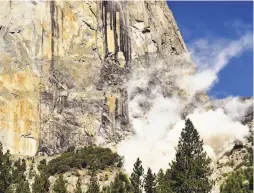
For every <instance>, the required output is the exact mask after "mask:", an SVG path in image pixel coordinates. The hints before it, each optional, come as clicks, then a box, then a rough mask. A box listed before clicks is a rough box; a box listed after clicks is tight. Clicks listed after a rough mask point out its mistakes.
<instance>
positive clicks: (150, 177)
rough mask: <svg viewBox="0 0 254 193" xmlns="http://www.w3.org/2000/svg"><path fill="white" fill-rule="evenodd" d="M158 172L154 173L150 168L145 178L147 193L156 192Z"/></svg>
mask: <svg viewBox="0 0 254 193" xmlns="http://www.w3.org/2000/svg"><path fill="white" fill-rule="evenodd" d="M155 180H156V174H153V173H152V170H151V168H148V170H147V174H146V176H145V180H144V188H145V192H146V193H155V192H156V181H155Z"/></svg>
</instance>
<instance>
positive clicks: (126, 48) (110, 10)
mask: <svg viewBox="0 0 254 193" xmlns="http://www.w3.org/2000/svg"><path fill="white" fill-rule="evenodd" d="M119 6H120V5H119V4H118V3H116V2H114V1H103V2H102V22H103V33H104V44H105V56H108V55H109V53H108V52H109V51H108V42H107V41H108V39H107V26H108V23H107V22H108V21H107V16H108V14H109V19H110V20H109V27H110V29H111V30H113V33H114V46H115V53H113V54H114V56H115V59H116V60H117V53H118V52H119V51H121V52H123V54H124V57H125V60H126V62H127V64H128V63H129V61H130V60H131V44H130V38H129V36H128V31H127V29H126V26H125V22H124V19H125V17H124V13H123V12H121V9H120V7H119ZM117 12H119V14H120V18H119V19H120V37H118V34H117V26H116V22H117V21H116V13H117ZM118 38H120V45H118Z"/></svg>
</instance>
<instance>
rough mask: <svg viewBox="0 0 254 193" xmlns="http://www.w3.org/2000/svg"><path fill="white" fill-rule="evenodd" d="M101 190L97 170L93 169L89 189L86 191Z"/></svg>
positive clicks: (97, 192)
mask: <svg viewBox="0 0 254 193" xmlns="http://www.w3.org/2000/svg"><path fill="white" fill-rule="evenodd" d="M99 192H100V185H99V182H98V179H97V176H96V171H95V170H94V169H93V171H92V175H91V179H90V183H89V185H88V190H87V191H86V193H99Z"/></svg>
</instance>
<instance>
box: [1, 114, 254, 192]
mask: <svg viewBox="0 0 254 193" xmlns="http://www.w3.org/2000/svg"><path fill="white" fill-rule="evenodd" d="M248 140H249V142H251V143H252V145H253V138H252V133H251V135H250V137H249V138H248ZM97 153H99V154H100V155H98V154H97ZM85 154H86V155H87V156H86V155H85ZM61 156H62V157H61ZM61 156H60V158H57V159H55V160H53V161H51V163H50V162H49V163H48V164H47V163H46V160H42V161H40V163H39V165H38V167H37V168H38V171H39V173H38V174H34V176H33V177H34V182H33V183H32V184H31V185H30V186H31V190H30V187H29V184H28V181H27V179H26V175H25V171H26V163H25V161H24V160H20V159H19V160H17V161H15V162H14V163H12V162H11V159H10V152H9V151H7V152H6V153H3V151H2V145H0V193H14V192H16V193H31V192H33V193H48V192H49V189H50V182H49V176H50V175H54V174H58V177H57V179H56V181H55V183H54V184H53V192H55V193H68V191H67V187H66V181H65V180H64V177H63V173H64V172H65V170H62V169H61V168H62V167H64V163H67V165H68V169H70V168H72V167H74V166H77V168H79V167H80V168H83V166H85V167H86V166H87V165H86V164H87V163H89V167H88V169H89V170H90V171H91V172H90V182H89V184H88V187H87V190H86V191H84V190H83V189H82V182H81V179H80V178H78V181H77V184H76V188H75V193H142V192H146V193H209V192H211V190H212V187H213V185H214V181H213V180H211V174H212V172H213V170H212V168H211V166H210V163H211V159H210V158H209V157H208V156H207V154H206V152H205V151H204V149H203V140H202V139H200V136H199V133H198V131H197V130H196V129H195V128H194V126H193V124H192V122H191V121H190V120H189V119H187V120H186V122H185V128H183V130H182V132H181V136H180V139H179V142H178V145H177V147H176V155H175V159H174V160H173V161H172V162H171V163H169V168H168V169H166V170H164V171H163V170H162V169H160V171H159V172H158V173H157V174H155V173H153V171H152V169H151V168H147V170H146V171H145V169H144V168H143V166H142V161H141V160H140V159H139V158H137V160H136V162H135V164H134V166H133V171H132V173H131V175H130V176H127V175H126V174H124V173H123V172H119V173H118V174H117V175H116V176H115V178H114V180H113V181H112V182H111V183H110V184H109V185H108V186H104V187H100V184H99V180H98V178H97V173H98V172H99V170H101V169H104V168H105V167H107V166H113V165H118V166H119V167H121V166H122V159H121V158H120V156H118V155H116V154H114V153H111V151H110V150H109V149H106V150H103V148H99V149H96V148H95V149H93V148H91V147H87V148H84V149H83V150H81V151H77V152H75V151H74V150H73V149H72V150H68V152H67V153H65V154H63V155H61ZM97 156H99V158H100V159H99V161H98V159H96V157H97ZM86 157H88V158H89V159H87V161H86V162H85V163H86V164H84V159H85V158H86ZM252 159H253V149H252V147H250V148H249V156H248V158H247V161H246V163H247V164H246V167H247V169H241V168H240V169H239V170H236V171H234V172H233V173H232V174H230V175H229V176H228V177H227V178H226V180H225V181H224V182H223V184H222V185H221V188H220V191H221V193H240V192H242V193H250V192H253V182H252V181H253V175H252V173H253V160H252ZM63 160H64V161H63ZM70 160H71V161H70ZM73 160H74V163H75V164H76V165H73ZM75 160H76V161H75ZM102 163H103V164H102ZM82 164H83V165H82ZM102 166H103V167H102ZM52 168H53V170H52ZM52 172H53V173H52ZM31 175H32V174H31Z"/></svg>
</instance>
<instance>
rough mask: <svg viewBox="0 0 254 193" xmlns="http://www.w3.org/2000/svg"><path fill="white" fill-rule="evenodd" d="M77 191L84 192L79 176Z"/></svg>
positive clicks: (77, 192)
mask: <svg viewBox="0 0 254 193" xmlns="http://www.w3.org/2000/svg"><path fill="white" fill-rule="evenodd" d="M75 193H82V189H81V179H80V178H78V181H77V184H76V190H75Z"/></svg>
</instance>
